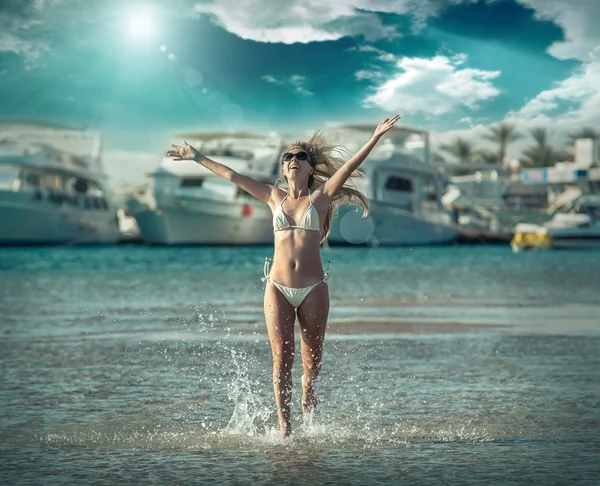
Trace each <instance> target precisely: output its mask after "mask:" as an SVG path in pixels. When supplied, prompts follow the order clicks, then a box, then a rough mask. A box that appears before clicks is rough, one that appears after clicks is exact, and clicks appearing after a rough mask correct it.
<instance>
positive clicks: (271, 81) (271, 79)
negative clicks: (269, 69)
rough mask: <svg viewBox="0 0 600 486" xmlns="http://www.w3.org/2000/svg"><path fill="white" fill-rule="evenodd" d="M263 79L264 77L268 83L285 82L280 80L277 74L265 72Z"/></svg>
mask: <svg viewBox="0 0 600 486" xmlns="http://www.w3.org/2000/svg"><path fill="white" fill-rule="evenodd" d="M261 79H264V80H265V81H266V82H267V83H273V84H283V83H282V82H281V81H278V80H277V79H276V78H275V76H271V75H270V74H265V75H264V76H263V77H262V78H261Z"/></svg>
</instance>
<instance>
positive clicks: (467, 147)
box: [440, 137, 475, 162]
mask: <svg viewBox="0 0 600 486" xmlns="http://www.w3.org/2000/svg"><path fill="white" fill-rule="evenodd" d="M440 149H441V150H444V151H445V152H448V153H449V154H452V155H453V156H454V157H456V159H458V161H459V162H471V161H472V160H473V159H474V158H475V148H474V146H473V143H472V142H470V141H469V140H466V139H464V138H462V137H456V138H454V139H452V140H451V141H450V143H448V144H444V145H441V146H440Z"/></svg>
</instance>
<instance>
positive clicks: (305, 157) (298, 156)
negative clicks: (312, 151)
mask: <svg viewBox="0 0 600 486" xmlns="http://www.w3.org/2000/svg"><path fill="white" fill-rule="evenodd" d="M294 157H296V160H308V161H309V162H310V159H309V158H308V154H307V153H306V152H298V153H295V154H293V153H291V152H286V153H285V154H283V156H282V157H281V160H283V161H284V162H288V161H289V160H292V159H293V158H294Z"/></svg>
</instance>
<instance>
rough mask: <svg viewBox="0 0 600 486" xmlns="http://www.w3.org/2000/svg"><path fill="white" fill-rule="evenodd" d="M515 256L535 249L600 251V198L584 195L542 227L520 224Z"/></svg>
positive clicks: (560, 210)
mask: <svg viewBox="0 0 600 486" xmlns="http://www.w3.org/2000/svg"><path fill="white" fill-rule="evenodd" d="M511 247H512V249H513V251H514V252H519V251H524V250H532V249H549V248H556V249H600V195H598V194H582V195H580V196H578V197H576V198H574V200H573V201H572V202H570V203H568V204H565V205H563V206H559V207H558V208H556V209H555V211H554V214H553V217H552V219H551V220H550V221H548V222H547V223H544V224H543V225H531V224H518V225H517V226H516V228H515V236H514V238H513V240H512V241H511Z"/></svg>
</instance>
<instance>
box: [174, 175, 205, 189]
mask: <svg viewBox="0 0 600 486" xmlns="http://www.w3.org/2000/svg"><path fill="white" fill-rule="evenodd" d="M203 182H204V179H203V178H202V177H186V178H184V179H181V184H180V187H201V186H202V183H203Z"/></svg>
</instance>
